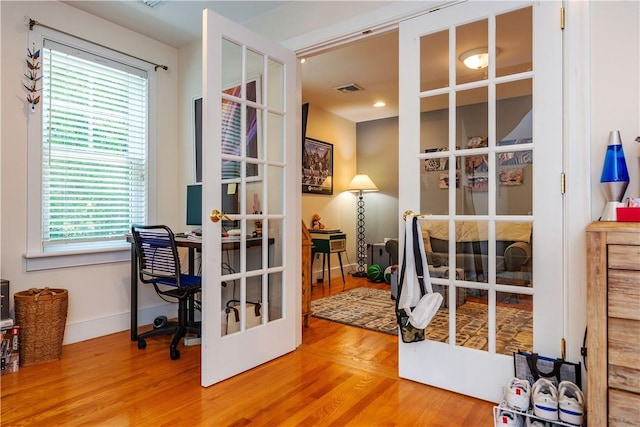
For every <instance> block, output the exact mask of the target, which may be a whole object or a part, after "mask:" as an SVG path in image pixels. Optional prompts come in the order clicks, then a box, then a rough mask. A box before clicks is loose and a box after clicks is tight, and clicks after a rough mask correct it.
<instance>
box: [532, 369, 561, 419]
mask: <svg viewBox="0 0 640 427" xmlns="http://www.w3.org/2000/svg"><path fill="white" fill-rule="evenodd" d="M531 400H532V401H533V413H534V415H535V416H536V417H540V418H542V419H545V420H549V421H558V389H557V388H556V386H554V385H553V383H552V382H551V381H549V380H547V379H545V378H540V379H539V380H538V381H536V382H535V383H534V384H533V388H532V389H531Z"/></svg>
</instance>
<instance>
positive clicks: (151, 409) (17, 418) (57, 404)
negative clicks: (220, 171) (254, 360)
mask: <svg viewBox="0 0 640 427" xmlns="http://www.w3.org/2000/svg"><path fill="white" fill-rule="evenodd" d="M347 281H348V283H347V285H346V288H347V289H350V288H354V287H358V286H362V285H368V284H369V282H368V281H367V280H366V279H355V278H351V277H349V278H348V279H347ZM373 286H386V285H373ZM341 290H342V281H341V279H340V278H338V279H334V280H332V286H331V293H336V292H340V291H341ZM312 294H313V298H314V299H315V298H321V297H322V296H327V295H328V294H329V290H328V286H327V284H325V286H324V287H323V286H322V285H316V286H314V288H313V292H312ZM168 340H169V338H168V337H158V338H154V339H149V340H148V341H147V348H146V349H145V350H138V348H137V346H136V343H134V342H131V341H130V339H129V331H124V332H120V333H116V334H113V335H108V336H105V337H100V338H96V339H93V340H89V341H84V342H80V343H76V344H72V345H68V346H65V347H64V348H63V352H62V358H61V360H60V361H55V362H49V363H45V364H41V365H36V366H30V367H22V368H20V370H19V372H17V373H15V374H8V375H4V376H2V377H1V388H2V401H1V405H2V418H1V420H0V422H1V425H2V426H18V425H25V426H55V425H64V426H75V425H86V426H99V425H102V426H129V425H135V426H194V425H202V426H246V425H253V426H315V425H319V426H329V425H332V426H490V425H493V417H492V407H493V404H491V403H489V402H484V401H480V400H476V399H472V398H469V397H465V396H461V395H458V394H455V393H451V392H448V391H444V390H440V389H436V388H432V387H428V386H425V385H422V384H418V383H414V382H412V381H407V380H403V379H400V378H398V375H397V367H398V359H397V337H394V336H392V335H388V334H383V333H378V332H373V331H368V330H364V329H359V328H355V327H350V326H345V325H341V324H338V323H333V322H328V321H325V320H320V319H315V318H312V319H311V322H310V326H309V327H308V328H305V329H304V332H303V344H302V345H301V346H300V347H299V348H298V349H297V350H295V351H294V352H292V353H290V354H288V355H285V356H283V357H281V358H279V359H276V360H274V361H272V362H269V363H267V364H265V365H262V366H260V367H258V368H255V369H253V370H252V371H250V372H246V373H244V374H241V375H238V376H236V377H233V378H231V379H229V380H227V381H224V382H223V383H221V384H217V385H214V386H211V387H209V388H203V387H201V386H200V347H199V346H195V347H181V349H180V352H181V358H180V359H179V360H177V361H172V360H170V359H169V356H168V350H167V348H168ZM470 381H473V379H470Z"/></svg>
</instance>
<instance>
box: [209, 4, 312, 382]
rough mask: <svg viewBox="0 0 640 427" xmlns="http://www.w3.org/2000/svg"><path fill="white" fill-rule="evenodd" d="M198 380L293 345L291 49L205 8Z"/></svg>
mask: <svg viewBox="0 0 640 427" xmlns="http://www.w3.org/2000/svg"><path fill="white" fill-rule="evenodd" d="M203 20H204V21H203V93H204V97H203V148H202V151H203V211H204V216H203V217H204V218H209V216H210V215H211V221H210V222H209V221H206V223H205V222H203V250H202V259H203V290H202V328H203V333H202V380H201V381H202V385H203V386H209V385H211V384H214V383H216V382H219V381H222V380H224V379H226V378H229V377H231V376H233V375H236V374H238V373H241V372H244V371H246V370H249V369H251V368H253V367H255V366H258V365H260V364H262V363H265V362H267V361H269V360H272V359H274V358H276V357H278V356H281V355H283V354H285V353H287V352H290V351H292V350H294V349H295V347H296V346H297V345H298V343H299V341H300V329H301V326H300V325H301V323H300V322H301V318H300V313H301V311H300V298H301V296H300V293H301V288H300V280H299V266H300V250H299V247H300V214H299V212H298V210H297V208H296V196H295V195H296V194H297V192H298V185H297V182H298V180H296V176H297V174H296V171H297V170H298V168H297V167H296V166H295V165H299V159H297V158H296V156H297V150H296V148H297V147H299V141H300V138H299V135H300V132H299V126H298V123H299V119H300V117H299V110H300V102H298V100H297V97H298V91H297V61H296V57H295V54H294V53H293V52H291V51H289V50H286V49H284V48H283V47H282V46H281V45H279V44H276V43H273V42H269V41H266V40H265V39H264V38H263V37H261V36H258V35H256V34H254V33H252V32H250V31H248V30H246V29H244V28H243V27H241V26H239V25H238V24H236V23H233V22H231V21H229V20H227V19H226V18H223V17H221V16H219V15H217V14H215V13H213V12H211V11H208V10H205V11H204V14H203Z"/></svg>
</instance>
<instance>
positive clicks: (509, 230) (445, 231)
mask: <svg viewBox="0 0 640 427" xmlns="http://www.w3.org/2000/svg"><path fill="white" fill-rule="evenodd" d="M420 225H421V227H422V237H423V238H424V240H425V243H427V242H429V237H430V236H431V237H434V238H436V239H440V240H449V222H448V221H429V220H424V219H423V220H422V222H421V224H420ZM482 240H489V224H488V223H487V222H486V221H478V222H475V221H469V222H467V221H465V222H458V223H456V241H457V242H476V241H482ZM496 240H497V241H499V240H504V241H516V242H526V243H530V242H531V223H530V222H497V223H496ZM429 246H431V245H429ZM427 250H430V248H427Z"/></svg>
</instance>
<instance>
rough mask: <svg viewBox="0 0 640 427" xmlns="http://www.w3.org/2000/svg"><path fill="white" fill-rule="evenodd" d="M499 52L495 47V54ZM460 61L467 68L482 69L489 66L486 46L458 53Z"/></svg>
mask: <svg viewBox="0 0 640 427" xmlns="http://www.w3.org/2000/svg"><path fill="white" fill-rule="evenodd" d="M498 53H500V49H498V48H496V56H498ZM460 61H462V62H463V63H464V65H465V66H466V67H467V68H470V69H472V70H482V69H484V68H487V67H488V66H489V52H488V49H487V48H486V47H478V48H475V49H471V50H468V51H466V52H464V53H463V54H462V55H460Z"/></svg>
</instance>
